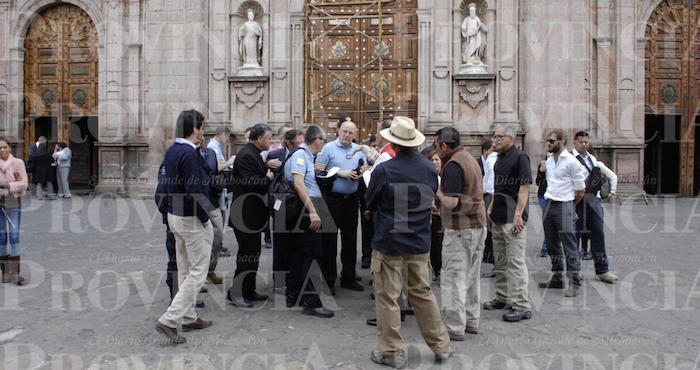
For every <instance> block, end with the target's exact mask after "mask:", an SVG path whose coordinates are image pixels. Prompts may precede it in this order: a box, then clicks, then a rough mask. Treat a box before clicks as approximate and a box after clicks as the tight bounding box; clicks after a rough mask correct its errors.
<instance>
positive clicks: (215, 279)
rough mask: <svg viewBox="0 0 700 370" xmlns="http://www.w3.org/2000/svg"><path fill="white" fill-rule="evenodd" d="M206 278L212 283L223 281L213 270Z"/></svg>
mask: <svg viewBox="0 0 700 370" xmlns="http://www.w3.org/2000/svg"><path fill="white" fill-rule="evenodd" d="M207 278H208V279H209V281H211V283H212V284H221V283H222V282H223V281H224V278H223V277H222V276H221V275H219V274H217V273H216V272H214V271H212V272H210V273H209V274H208V275H207Z"/></svg>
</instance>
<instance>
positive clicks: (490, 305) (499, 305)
mask: <svg viewBox="0 0 700 370" xmlns="http://www.w3.org/2000/svg"><path fill="white" fill-rule="evenodd" d="M505 308H506V304H505V303H503V302H501V301H499V300H498V299H494V300H493V301H490V302H485V303H484V309H485V310H489V311H491V310H502V309H505Z"/></svg>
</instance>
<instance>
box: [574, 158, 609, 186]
mask: <svg viewBox="0 0 700 370" xmlns="http://www.w3.org/2000/svg"><path fill="white" fill-rule="evenodd" d="M576 159H578V161H579V162H581V164H582V165H583V167H586V170H588V178H587V179H586V193H589V194H590V193H592V194H597V193H598V192H599V191H600V190H601V189H602V188H603V186H605V185H607V184H608V178H607V177H605V176H604V175H603V173H602V172H600V168H598V167H596V166H594V165H593V161H592V160H591V157H588V162H589V163H590V165H591V168H593V169H591V168H589V167H588V165H586V162H585V161H584V160H583V157H581V156H580V155H577V156H576Z"/></svg>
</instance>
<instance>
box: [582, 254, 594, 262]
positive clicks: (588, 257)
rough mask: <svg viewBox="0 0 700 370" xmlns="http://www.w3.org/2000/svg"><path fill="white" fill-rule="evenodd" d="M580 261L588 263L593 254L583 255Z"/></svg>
mask: <svg viewBox="0 0 700 370" xmlns="http://www.w3.org/2000/svg"><path fill="white" fill-rule="evenodd" d="M582 259H583V260H584V261H590V260H592V259H593V253H591V252H587V253H586V254H584V255H583V257H582Z"/></svg>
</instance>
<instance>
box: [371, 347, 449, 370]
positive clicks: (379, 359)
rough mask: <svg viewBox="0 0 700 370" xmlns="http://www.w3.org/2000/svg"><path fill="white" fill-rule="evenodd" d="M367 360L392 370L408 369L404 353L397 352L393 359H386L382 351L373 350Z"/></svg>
mask: <svg viewBox="0 0 700 370" xmlns="http://www.w3.org/2000/svg"><path fill="white" fill-rule="evenodd" d="M435 356H437V355H435ZM369 358H370V359H371V360H372V362H374V363H375V364H380V365H387V366H391V367H393V368H394V369H405V368H407V367H408V357H406V351H401V352H398V353H397V354H396V356H394V357H387V356H384V355H383V354H382V351H380V350H378V349H375V350H374V351H372V354H371V355H370V357H369Z"/></svg>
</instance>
